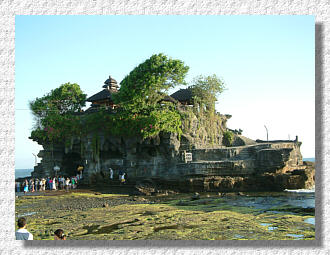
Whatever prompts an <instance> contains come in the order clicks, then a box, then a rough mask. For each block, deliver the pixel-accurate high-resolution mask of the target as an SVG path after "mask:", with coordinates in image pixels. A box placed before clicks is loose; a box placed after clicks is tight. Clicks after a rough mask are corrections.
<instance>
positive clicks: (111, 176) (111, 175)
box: [109, 167, 113, 180]
mask: <svg viewBox="0 0 330 255" xmlns="http://www.w3.org/2000/svg"><path fill="white" fill-rule="evenodd" d="M109 170H110V180H112V179H113V170H112V168H111V167H110V168H109Z"/></svg>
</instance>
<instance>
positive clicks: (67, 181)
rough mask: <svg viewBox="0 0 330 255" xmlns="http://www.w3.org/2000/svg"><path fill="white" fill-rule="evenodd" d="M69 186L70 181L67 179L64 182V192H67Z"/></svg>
mask: <svg viewBox="0 0 330 255" xmlns="http://www.w3.org/2000/svg"><path fill="white" fill-rule="evenodd" d="M69 185H70V179H69V177H67V178H66V180H65V188H66V191H69Z"/></svg>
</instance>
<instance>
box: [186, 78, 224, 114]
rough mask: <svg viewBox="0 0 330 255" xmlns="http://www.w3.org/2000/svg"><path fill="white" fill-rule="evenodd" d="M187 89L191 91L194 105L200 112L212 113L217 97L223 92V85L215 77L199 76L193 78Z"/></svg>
mask: <svg viewBox="0 0 330 255" xmlns="http://www.w3.org/2000/svg"><path fill="white" fill-rule="evenodd" d="M189 89H191V90H192V93H193V95H194V101H195V104H198V105H199V107H200V109H201V110H203V109H205V110H206V111H209V112H214V106H215V102H216V101H217V96H219V95H220V94H221V93H222V92H223V91H224V89H225V85H224V83H223V81H221V79H220V78H218V77H217V76H216V75H211V76H202V75H200V76H197V77H195V79H194V80H193V84H192V85H191V86H189Z"/></svg>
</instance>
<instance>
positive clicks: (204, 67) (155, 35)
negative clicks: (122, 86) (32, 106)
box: [15, 15, 315, 168]
mask: <svg viewBox="0 0 330 255" xmlns="http://www.w3.org/2000/svg"><path fill="white" fill-rule="evenodd" d="M314 29H315V23H314V17H313V16H306V15H304V16H299V15H296V16H282V15H280V16H201V15H200V16H74V15H72V16H19V15H18V16H16V19H15V33H16V34H15V120H16V123H15V136H16V139H15V152H16V153H15V154H16V155H15V156H16V157H15V163H16V168H32V167H33V166H34V163H35V158H34V156H33V154H32V153H34V154H37V153H38V152H39V150H40V149H41V146H39V145H37V143H35V142H33V141H31V140H29V139H28V137H29V135H30V132H31V130H32V128H33V123H34V120H33V116H32V114H31V112H30V111H29V107H28V104H29V101H32V100H34V99H35V98H36V97H42V96H43V95H45V94H46V93H48V92H50V91H51V90H52V89H55V88H56V87H58V86H60V85H61V84H63V83H66V82H71V83H78V84H79V85H80V87H81V89H82V90H83V91H84V92H85V93H86V94H87V95H88V96H91V95H93V94H95V93H97V92H99V91H100V90H102V85H103V83H104V81H105V80H106V79H107V78H108V76H109V75H111V76H112V77H113V78H115V79H116V80H117V81H118V83H119V82H120V81H121V80H122V79H123V78H124V77H125V75H127V74H128V73H129V72H130V71H131V70H132V69H133V68H134V67H135V66H137V65H138V64H140V63H142V62H143V61H144V60H145V59H147V58H149V57H150V56H151V55H152V54H157V53H164V54H166V55H168V56H170V57H172V58H175V59H180V60H182V61H184V62H185V64H186V65H188V66H189V67H190V70H189V72H188V75H187V81H188V82H189V81H191V80H192V79H193V78H194V77H195V76H197V75H200V74H202V75H212V74H216V75H217V76H219V77H221V78H222V79H223V81H224V82H225V84H226V88H227V89H226V90H225V91H224V92H223V93H222V94H221V95H220V96H219V97H218V102H217V104H216V109H217V110H218V111H219V112H220V113H222V114H231V115H232V118H231V119H230V120H229V121H228V123H227V124H228V127H229V128H231V129H239V128H241V129H242V130H243V135H244V136H247V137H249V138H252V139H263V140H266V129H265V126H266V127H267V129H268V134H269V139H270V140H273V139H274V140H275V139H276V140H277V139H292V140H293V139H295V136H296V135H297V136H298V138H299V141H302V146H301V152H302V155H303V157H304V158H312V157H314V151H315V101H314V97H315V84H314V79H315V71H314V66H315V61H314V58H315V45H314V44H315V38H314V32H315V31H314ZM177 89H179V88H176V89H174V90H172V91H170V93H173V92H174V91H175V90H177ZM37 160H38V162H39V161H40V159H39V158H38V159H37Z"/></svg>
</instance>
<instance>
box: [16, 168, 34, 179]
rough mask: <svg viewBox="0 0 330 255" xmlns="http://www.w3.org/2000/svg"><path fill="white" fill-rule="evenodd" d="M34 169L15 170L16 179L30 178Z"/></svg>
mask: <svg viewBox="0 0 330 255" xmlns="http://www.w3.org/2000/svg"><path fill="white" fill-rule="evenodd" d="M31 172H33V169H15V179H17V178H24V177H30V176H31Z"/></svg>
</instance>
